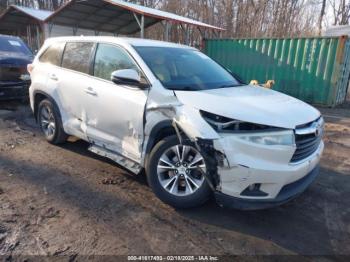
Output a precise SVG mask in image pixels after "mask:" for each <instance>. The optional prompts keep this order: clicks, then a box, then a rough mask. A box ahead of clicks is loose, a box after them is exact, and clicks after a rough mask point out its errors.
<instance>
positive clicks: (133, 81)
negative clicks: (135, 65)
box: [111, 69, 142, 87]
mask: <svg viewBox="0 0 350 262" xmlns="http://www.w3.org/2000/svg"><path fill="white" fill-rule="evenodd" d="M111 80H112V82H113V83H115V84H122V85H133V86H138V87H140V86H141V85H142V84H141V77H140V74H139V73H138V72H137V71H136V70H135V69H123V70H117V71H114V72H113V73H112V74H111Z"/></svg>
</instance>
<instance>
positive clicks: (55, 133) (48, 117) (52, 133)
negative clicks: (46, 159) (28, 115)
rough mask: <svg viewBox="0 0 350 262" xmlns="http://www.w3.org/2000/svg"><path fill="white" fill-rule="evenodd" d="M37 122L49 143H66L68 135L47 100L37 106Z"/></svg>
mask: <svg viewBox="0 0 350 262" xmlns="http://www.w3.org/2000/svg"><path fill="white" fill-rule="evenodd" d="M38 122H39V124H40V127H41V130H42V132H43V133H44V135H45V138H46V140H47V141H48V142H49V143H51V144H54V145H58V144H62V143H64V142H66V141H67V138H68V135H67V134H66V133H65V132H64V130H63V127H62V121H61V117H60V115H59V113H58V109H57V108H56V106H55V105H54V104H53V103H52V102H51V101H50V100H48V99H45V100H43V101H41V103H40V104H39V107H38Z"/></svg>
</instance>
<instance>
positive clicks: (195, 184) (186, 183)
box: [146, 136, 211, 208]
mask: <svg viewBox="0 0 350 262" xmlns="http://www.w3.org/2000/svg"><path fill="white" fill-rule="evenodd" d="M206 170H207V161H206V160H205V158H204V157H203V156H202V154H201V153H200V152H199V151H198V150H197V149H196V147H195V145H194V144H193V143H191V142H189V141H184V142H183V145H181V144H180V143H179V139H178V138H177V136H171V137H167V138H165V139H163V140H162V141H160V142H159V143H158V144H157V145H156V146H155V147H154V148H153V150H152V152H151V155H150V161H149V162H148V165H147V167H146V173H147V179H148V183H149V185H150V187H151V188H152V190H153V191H154V193H155V194H156V195H157V196H158V197H159V198H160V199H161V200H162V201H163V202H165V203H166V204H169V205H171V206H173V207H175V208H192V207H197V206H200V205H203V204H204V203H205V202H206V201H207V200H208V199H209V197H210V195H211V189H210V187H209V184H208V183H207V181H206V178H205V175H204V172H206Z"/></svg>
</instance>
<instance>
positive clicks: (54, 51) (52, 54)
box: [39, 43, 65, 66]
mask: <svg viewBox="0 0 350 262" xmlns="http://www.w3.org/2000/svg"><path fill="white" fill-rule="evenodd" d="M64 45H65V43H54V44H52V45H51V46H50V47H49V48H48V49H46V51H45V52H44V53H43V54H42V55H41V56H40V58H39V61H40V62H42V63H49V64H52V65H57V66H60V65H61V57H62V52H63V49H64Z"/></svg>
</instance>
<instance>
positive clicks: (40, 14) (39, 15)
mask: <svg viewBox="0 0 350 262" xmlns="http://www.w3.org/2000/svg"><path fill="white" fill-rule="evenodd" d="M10 7H13V8H15V9H17V10H19V11H21V12H23V13H25V14H27V15H29V16H31V17H32V18H35V19H37V20H40V21H44V20H45V19H46V18H48V17H49V16H50V15H52V14H53V12H51V11H46V10H40V9H34V8H29V7H23V6H18V5H11V6H10Z"/></svg>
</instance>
